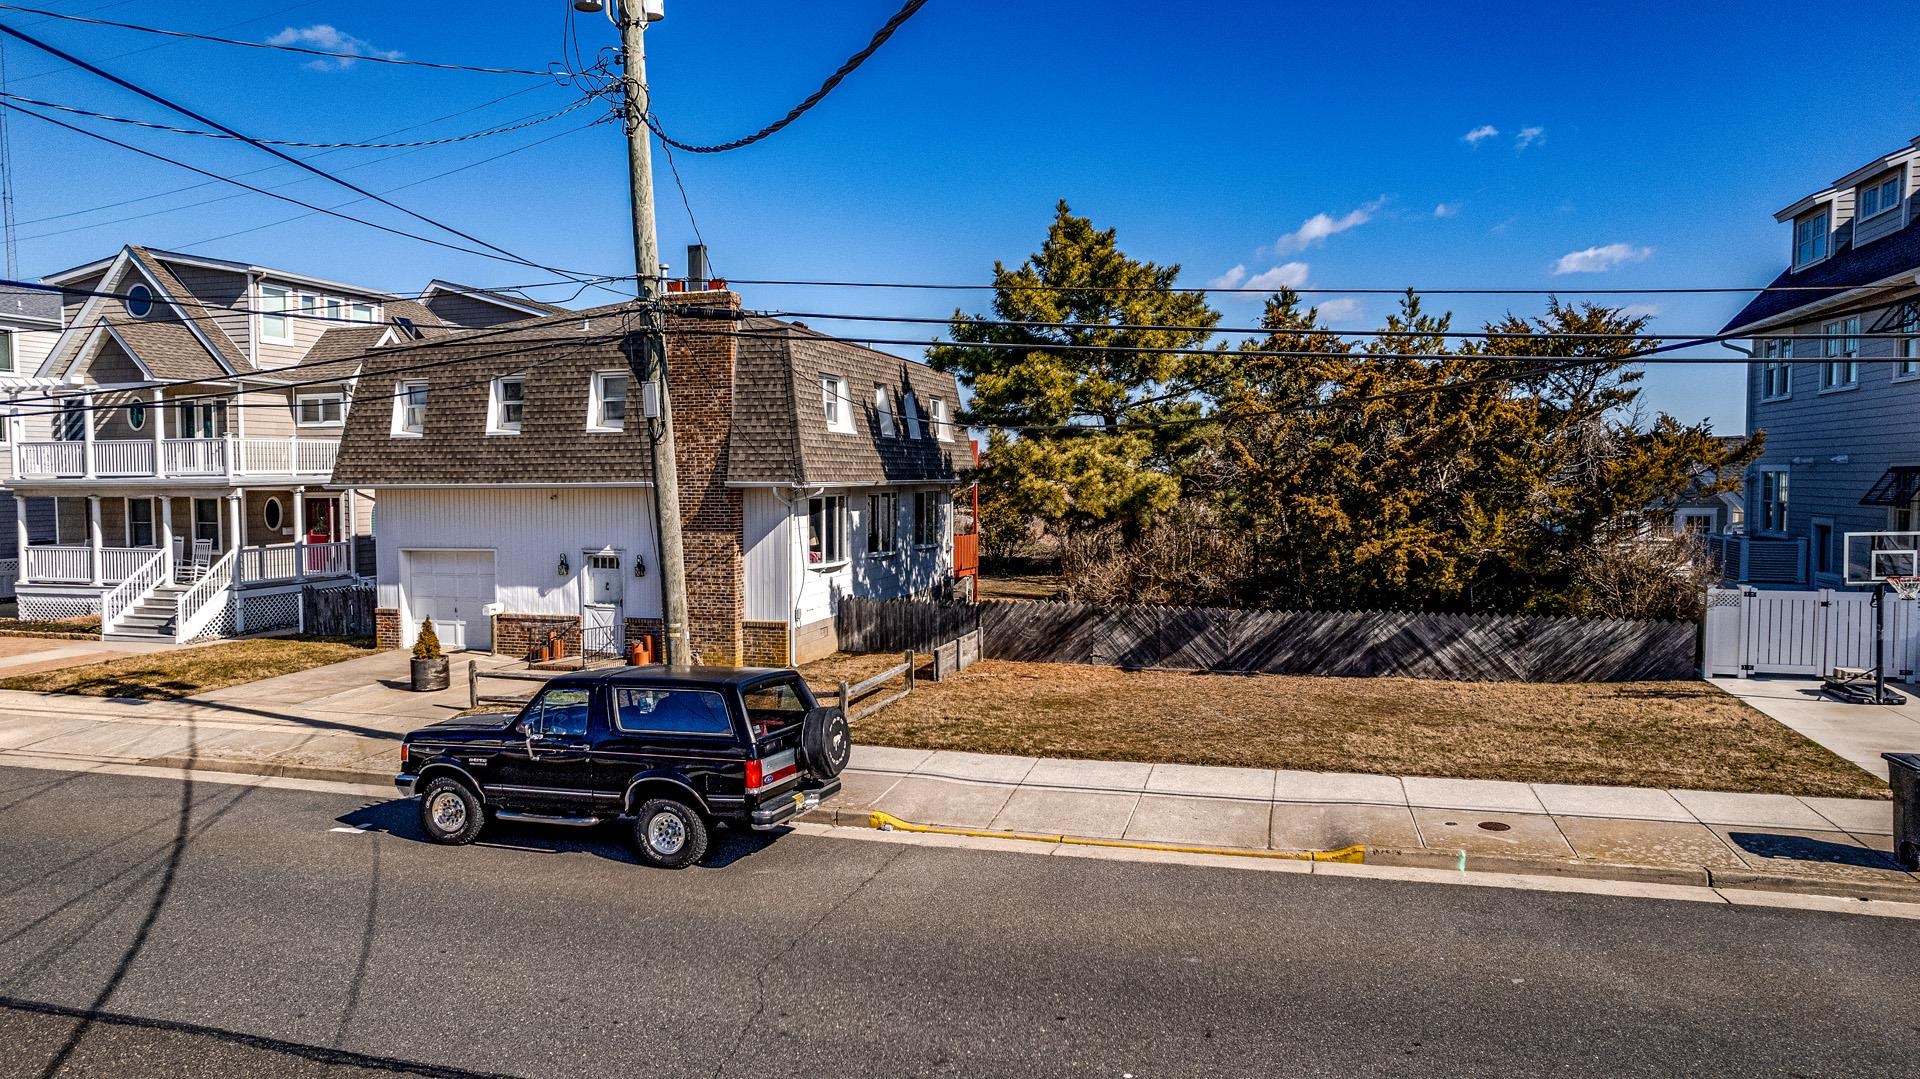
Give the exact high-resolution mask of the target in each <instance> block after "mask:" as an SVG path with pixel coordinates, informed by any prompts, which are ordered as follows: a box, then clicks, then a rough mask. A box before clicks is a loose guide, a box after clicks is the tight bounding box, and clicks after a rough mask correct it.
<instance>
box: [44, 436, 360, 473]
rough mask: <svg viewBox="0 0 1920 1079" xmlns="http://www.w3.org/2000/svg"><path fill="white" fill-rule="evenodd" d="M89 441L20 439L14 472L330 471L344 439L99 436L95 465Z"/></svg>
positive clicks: (94, 443)
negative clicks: (89, 461) (89, 462)
mask: <svg viewBox="0 0 1920 1079" xmlns="http://www.w3.org/2000/svg"><path fill="white" fill-rule="evenodd" d="M88 445H89V444H88V443H87V442H84V441H56V442H19V443H16V444H15V446H14V449H13V467H14V475H16V476H19V477H21V478H23V479H91V478H94V477H116V478H117V477H127V476H152V477H155V478H157V479H166V478H169V477H199V476H224V477H233V476H320V477H324V476H330V475H332V474H333V463H334V460H335V459H336V458H337V457H338V456H339V454H340V443H339V442H338V440H335V439H330V438H293V437H289V438H235V437H232V436H228V437H225V438H170V439H167V440H165V441H164V442H158V443H156V442H154V441H153V440H152V439H112V440H96V441H95V442H93V443H91V445H92V447H93V454H92V457H93V467H92V469H91V470H89V469H88V467H87V457H88V454H87V446H88Z"/></svg>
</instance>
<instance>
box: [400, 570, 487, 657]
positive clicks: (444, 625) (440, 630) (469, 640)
mask: <svg viewBox="0 0 1920 1079" xmlns="http://www.w3.org/2000/svg"><path fill="white" fill-rule="evenodd" d="M401 558H402V560H403V561H404V562H405V581H404V582H403V585H402V587H404V588H405V589H406V597H407V639H406V643H407V644H409V645H411V644H412V643H413V641H414V639H415V637H417V636H418V635H419V633H420V623H421V622H423V621H425V620H426V619H428V618H431V619H433V629H434V632H435V633H436V634H438V635H439V637H440V646H441V647H442V648H445V649H447V650H449V651H451V650H453V649H456V648H471V649H476V650H478V649H488V648H492V647H493V626H492V624H491V622H489V621H488V619H487V616H486V615H485V614H484V613H482V611H481V608H482V607H485V606H486V605H487V604H489V603H492V602H493V552H492V551H406V552H403V553H402V555H401Z"/></svg>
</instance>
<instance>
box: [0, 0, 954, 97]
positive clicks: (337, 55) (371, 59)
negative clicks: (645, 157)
mask: <svg viewBox="0 0 1920 1079" xmlns="http://www.w3.org/2000/svg"><path fill="white" fill-rule="evenodd" d="M922 2H924V0H922ZM300 6H302V7H305V6H308V5H305V4H302V5H300ZM0 11H18V12H23V13H25V14H28V15H41V16H45V17H46V18H49V19H58V20H60V21H62V22H75V23H85V24H87V25H90V26H110V27H113V28H114V29H116V30H133V31H136V32H138V33H142V34H155V35H158V36H161V37H170V38H182V39H185V40H189V41H207V42H212V43H214V44H217V45H237V46H239V47H241V48H246V49H268V50H272V51H275V52H294V53H300V54H302V55H306V56H324V57H327V58H329V59H335V60H364V61H366V62H367V63H370V64H391V65H394V66H396V67H425V68H433V69H435V70H439V71H470V72H475V73H478V74H482V75H532V76H537V77H540V78H552V77H561V76H577V75H579V74H581V73H580V72H576V71H567V70H565V69H562V68H559V67H549V68H548V69H546V70H545V71H533V70H530V69H527V68H517V67H478V66H475V65H472V64H444V63H436V62H434V61H431V60H408V59H405V58H403V57H397V56H377V55H369V54H367V53H359V52H334V51H331V50H328V49H310V48H307V47H306V46H304V45H273V44H269V43H267V42H264V41H241V40H239V39H238V38H230V37H216V36H214V35H212V34H194V33H188V32H187V31H185V30H167V29H163V28H161V27H158V26H141V25H140V24H138V23H130V22H116V21H114V20H112V19H90V18H87V17H86V16H83V15H68V14H65V13H64V12H59V11H46V10H43V9H41V8H31V7H20V6H18V5H15V4H0ZM248 21H249V22H252V21H255V20H248Z"/></svg>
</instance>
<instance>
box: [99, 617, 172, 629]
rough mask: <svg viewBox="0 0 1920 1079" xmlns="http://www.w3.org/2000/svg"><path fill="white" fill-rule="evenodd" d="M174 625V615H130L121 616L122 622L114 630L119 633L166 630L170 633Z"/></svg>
mask: <svg viewBox="0 0 1920 1079" xmlns="http://www.w3.org/2000/svg"><path fill="white" fill-rule="evenodd" d="M173 624H174V618H173V616H172V615H157V614H134V613H128V614H123V615H121V616H120V621H119V622H118V623H116V624H115V626H114V629H115V630H116V631H118V630H122V629H141V630H146V629H153V630H159V629H163V628H164V629H166V630H167V631H168V632H172V629H173Z"/></svg>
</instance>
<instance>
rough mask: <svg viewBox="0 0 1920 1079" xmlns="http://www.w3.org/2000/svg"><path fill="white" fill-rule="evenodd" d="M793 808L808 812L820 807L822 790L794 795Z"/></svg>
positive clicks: (797, 810)
mask: <svg viewBox="0 0 1920 1079" xmlns="http://www.w3.org/2000/svg"><path fill="white" fill-rule="evenodd" d="M793 808H794V810H795V811H796V812H800V813H808V812H812V811H813V810H815V809H818V808H820V792H819V791H806V792H801V793H796V794H795V795H794V796H793Z"/></svg>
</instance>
